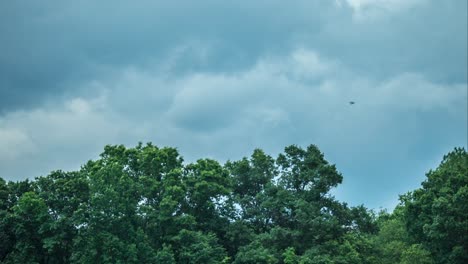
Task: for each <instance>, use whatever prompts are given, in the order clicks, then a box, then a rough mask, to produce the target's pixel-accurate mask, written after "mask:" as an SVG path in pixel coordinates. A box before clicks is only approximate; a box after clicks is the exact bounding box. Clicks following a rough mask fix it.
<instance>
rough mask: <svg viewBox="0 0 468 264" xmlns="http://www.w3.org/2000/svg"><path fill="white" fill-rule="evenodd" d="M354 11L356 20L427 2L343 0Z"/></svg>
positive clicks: (407, 8)
mask: <svg viewBox="0 0 468 264" xmlns="http://www.w3.org/2000/svg"><path fill="white" fill-rule="evenodd" d="M345 1H346V2H347V3H348V5H349V6H351V8H352V9H353V11H354V14H353V15H354V18H355V19H356V20H358V21H361V20H369V19H370V20H372V19H379V18H382V17H386V16H388V15H391V14H393V13H398V12H402V11H406V10H409V9H411V8H415V7H418V6H420V5H422V4H424V3H426V2H427V0H345Z"/></svg>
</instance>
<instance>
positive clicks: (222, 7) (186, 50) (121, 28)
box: [0, 0, 468, 208]
mask: <svg viewBox="0 0 468 264" xmlns="http://www.w3.org/2000/svg"><path fill="white" fill-rule="evenodd" d="M0 10H2V11H0V34H1V35H2V39H5V41H4V42H2V44H0V45H1V46H0V48H1V49H2V50H3V52H2V53H1V55H0V69H1V70H0V168H1V169H0V176H2V177H4V178H6V179H10V180H13V179H24V178H26V177H30V178H32V177H35V176H38V175H41V174H46V173H48V172H49V171H50V170H53V169H59V168H60V169H77V168H78V167H79V166H80V164H82V163H84V162H85V161H86V160H87V159H90V158H94V157H97V155H98V153H99V152H100V151H101V150H102V147H103V146H104V145H105V144H121V143H123V144H126V145H128V146H132V145H135V144H136V143H137V142H138V141H143V142H145V141H153V142H154V143H155V144H158V145H169V146H176V147H178V148H179V149H180V151H181V153H182V154H183V155H184V157H185V158H186V160H188V161H193V160H194V159H197V158H201V157H213V158H215V159H218V160H221V161H225V160H227V159H238V158H241V157H242V156H245V155H250V153H251V152H252V151H253V149H254V148H256V147H260V148H263V149H265V150H266V151H267V152H269V153H272V154H274V155H276V154H277V153H279V152H280V151H282V148H283V147H284V146H286V145H289V144H298V145H301V146H305V145H308V144H311V143H313V144H317V145H318V146H319V147H320V148H321V149H322V150H323V151H324V152H325V155H326V157H327V158H328V159H329V160H330V161H331V162H333V163H336V164H337V166H338V169H339V170H341V171H342V172H343V174H344V177H345V182H344V185H343V186H342V187H340V188H338V189H337V190H335V193H336V195H337V196H338V197H339V198H341V199H343V200H346V201H349V202H351V203H352V204H359V203H365V204H366V205H368V206H370V207H374V208H376V207H378V206H384V207H392V206H394V205H395V203H396V199H397V195H398V194H401V193H404V192H406V191H408V190H411V189H414V188H416V187H417V186H418V185H419V183H420V182H421V181H422V180H423V178H424V175H423V174H424V172H425V171H427V170H428V169H429V168H434V167H435V166H436V165H437V163H438V161H439V159H440V158H441V157H442V155H443V154H444V153H446V152H447V151H449V150H450V149H452V148H453V147H455V146H466V144H467V143H466V134H467V133H468V132H467V128H466V120H467V103H466V102H467V61H466V59H467V51H466V45H467V41H466V38H467V35H466V34H467V33H466V32H467V30H466V29H467V22H466V20H467V14H466V12H465V11H466V2H465V1H457V2H450V3H449V2H445V1H437V2H435V1H425V0H413V1H399V0H380V1H368V0H349V1H343V0H337V1H334V2H333V1H294V3H291V4H289V5H285V4H284V2H282V1H272V2H269V3H268V4H266V3H250V2H247V1H236V2H235V3H230V4H229V3H220V2H217V1H202V2H197V4H187V5H186V6H183V7H182V6H177V5H175V4H171V3H163V2H157V1H146V2H145V1H143V2H139V3H138V4H130V3H129V2H125V1H117V2H112V4H110V3H109V2H105V1H102V2H99V3H96V2H92V1H81V2H80V3H74V4H70V3H67V4H64V3H58V2H52V1H50V2H47V1H46V2H44V3H42V4H41V5H37V6H35V5H34V4H33V3H29V2H28V3H26V2H22V1H16V2H14V3H8V4H6V3H1V4H0ZM20 18H22V19H20ZM23 18H25V19H23ZM349 101H356V104H355V105H349V104H348V102H349ZM363 189H366V190H367V191H366V193H363V192H362V190H363Z"/></svg>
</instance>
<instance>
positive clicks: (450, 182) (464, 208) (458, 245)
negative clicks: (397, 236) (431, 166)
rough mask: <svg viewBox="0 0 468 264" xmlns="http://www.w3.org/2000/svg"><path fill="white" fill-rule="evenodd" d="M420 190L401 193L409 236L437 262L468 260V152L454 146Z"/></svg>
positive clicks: (429, 173)
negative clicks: (404, 194)
mask: <svg viewBox="0 0 468 264" xmlns="http://www.w3.org/2000/svg"><path fill="white" fill-rule="evenodd" d="M426 176H427V179H426V180H425V181H424V182H423V183H422V187H421V188H420V189H417V190H415V191H414V192H412V193H410V194H408V195H406V196H402V198H401V199H402V202H403V204H404V208H405V221H406V226H407V228H408V233H409V235H410V238H411V239H412V240H413V242H414V243H421V244H422V245H423V246H424V248H427V249H428V250H429V251H430V252H431V253H432V255H433V256H434V257H435V260H436V262H437V263H467V262H468V236H467V235H466V234H468V154H467V152H466V150H465V149H462V148H455V150H453V151H452V152H450V153H448V154H447V155H445V156H444V158H443V160H442V162H441V164H440V165H439V167H437V168H436V169H435V170H433V171H432V170H431V171H429V172H428V173H427V175H426Z"/></svg>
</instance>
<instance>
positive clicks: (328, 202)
mask: <svg viewBox="0 0 468 264" xmlns="http://www.w3.org/2000/svg"><path fill="white" fill-rule="evenodd" d="M427 176H428V179H427V180H426V181H425V182H424V183H423V186H422V188H421V189H418V190H415V191H414V192H412V193H409V194H407V195H404V196H402V197H401V200H402V203H401V204H400V205H399V206H398V207H397V208H396V209H395V210H394V211H393V212H392V213H386V212H381V213H380V214H378V215H376V214H374V213H373V212H372V211H369V210H367V209H366V208H365V207H364V206H357V207H348V206H347V205H346V204H345V203H342V202H339V201H337V200H335V198H334V197H333V196H331V195H330V194H329V192H330V190H331V189H332V188H334V187H336V186H337V185H338V184H340V183H341V181H342V176H341V174H340V173H339V172H338V171H337V169H336V167H335V165H332V164H329V163H328V161H326V160H325V158H324V155H323V153H321V152H320V150H319V149H318V148H317V147H316V146H314V145H311V146H309V147H307V148H306V149H303V148H301V147H298V146H289V147H286V148H285V150H284V153H281V154H280V155H279V156H278V158H277V159H274V158H272V157H271V156H269V155H267V154H265V153H264V152H263V151H262V150H259V149H256V150H254V152H253V154H252V155H251V156H250V157H249V158H242V159H241V160H239V161H228V162H227V163H226V164H225V165H224V166H223V165H221V164H219V163H218V162H217V161H215V160H212V159H200V160H197V161H196V162H194V163H189V164H184V163H183V159H182V157H180V155H179V153H178V151H177V150H176V149H174V148H158V147H157V146H154V145H152V144H146V145H143V144H141V143H140V144H138V145H137V146H136V147H134V148H126V147H124V146H123V145H118V146H106V147H105V148H104V152H103V153H102V154H101V155H100V158H99V159H97V160H94V161H89V162H87V163H86V164H85V165H84V166H82V168H81V169H80V170H79V171H72V172H63V171H53V172H51V173H50V174H49V175H47V176H43V177H39V178H36V179H35V181H28V180H26V181H20V182H6V181H4V180H3V179H1V178H0V241H1V243H0V262H1V263H49V264H54V263H285V264H299V263H303V264H305V263H330V264H331V263H333V264H335V263H336V264H339V263H343V264H345V263H346V264H351V263H359V264H361V263H362V264H366V263H369V264H370V263H378V264H387V263H388V264H390V263H401V264H404V263H412V264H413V263H414V264H418V263H424V264H430V263H465V261H466V260H467V238H466V235H465V234H467V233H468V230H467V226H468V222H467V219H468V215H467V213H468V207H467V204H468V201H467V200H468V187H467V186H468V180H467V176H468V173H467V154H466V151H465V150H463V149H455V151H453V152H451V153H449V154H448V155H446V156H445V157H444V160H443V162H442V164H441V165H440V166H439V167H438V168H437V169H436V170H434V171H430V172H429V173H428V174H427Z"/></svg>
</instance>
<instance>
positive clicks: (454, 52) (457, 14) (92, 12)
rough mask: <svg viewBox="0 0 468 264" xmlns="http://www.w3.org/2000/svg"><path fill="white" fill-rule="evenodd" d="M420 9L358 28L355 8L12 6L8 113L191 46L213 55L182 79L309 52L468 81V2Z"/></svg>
mask: <svg viewBox="0 0 468 264" xmlns="http://www.w3.org/2000/svg"><path fill="white" fill-rule="evenodd" d="M389 2H390V3H391V1H389ZM394 2H396V1H394ZM337 3H341V4H337ZM396 3H397V4H398V2H396ZM416 3H417V4H414V6H413V7H412V8H407V9H404V10H397V11H395V12H392V11H391V10H387V13H382V12H383V11H380V13H379V12H377V11H379V10H377V11H376V12H377V14H375V15H374V16H370V17H369V18H366V17H365V16H364V18H361V19H356V14H355V11H353V9H352V8H351V7H350V6H348V5H347V4H346V2H345V1H337V2H333V1H294V3H289V4H288V5H286V4H285V3H284V2H282V1H269V2H268V3H263V2H255V3H252V2H249V1H236V2H233V3H226V2H219V1H201V2H200V1H197V2H196V3H195V2H194V3H185V4H184V5H180V4H176V3H167V2H161V1H139V2H138V3H133V2H128V1H99V2H96V1H80V2H79V3H78V2H76V3H62V2H59V1H41V2H40V3H39V2H32V3H31V2H29V1H14V2H11V1H4V2H2V3H1V4H0V5H1V6H0V9H1V10H2V11H0V12H1V16H0V36H1V39H2V43H1V44H0V45H1V46H0V47H1V50H2V52H1V53H2V55H1V56H0V80H1V81H0V82H1V83H0V98H1V99H0V111H1V113H5V112H6V111H8V110H14V109H21V108H28V107H31V106H38V105H40V104H41V102H42V101H43V100H45V99H50V97H57V96H61V95H63V94H75V95H76V94H80V92H81V91H79V90H77V88H76V87H77V86H79V85H78V84H80V83H81V82H82V81H83V80H89V79H93V78H99V77H100V76H102V74H105V72H106V70H112V69H115V68H119V67H121V66H122V65H137V66H141V67H147V65H151V64H157V63H160V62H161V61H164V60H166V59H167V54H169V53H171V52H172V51H173V49H174V47H177V46H180V45H185V44H186V43H189V42H199V43H200V45H204V46H207V47H208V50H207V54H206V56H205V58H204V60H203V61H202V60H199V59H198V58H194V57H193V56H191V54H190V52H186V53H185V54H184V57H183V58H181V60H183V62H180V63H178V64H177V66H176V67H173V68H172V69H171V70H172V71H173V72H174V74H183V73H187V72H196V71H217V72H222V71H224V72H232V71H239V70H242V69H244V68H246V67H249V66H251V65H252V64H253V63H255V62H256V61H257V60H258V58H260V57H262V56H265V55H268V54H276V55H285V54H288V53H289V52H290V51H291V50H293V49H295V48H297V47H298V46H302V47H307V48H309V49H314V50H316V51H318V52H319V53H321V54H323V55H325V56H327V57H329V58H335V59H337V60H340V61H342V62H343V63H345V64H347V65H349V67H351V68H353V69H355V70H356V71H360V72H362V73H366V74H369V73H370V74H371V75H373V76H375V77H376V78H390V77H391V76H393V75H395V74H398V73H399V72H405V71H406V72H423V73H424V74H426V75H427V76H430V78H431V80H436V81H440V82H466V80H467V73H466V71H465V69H466V67H467V66H466V63H467V62H466V57H467V55H466V54H467V53H466V45H467V42H466V34H467V33H466V30H465V29H466V27H467V26H466V20H467V15H466V9H467V8H466V1H455V2H447V1H437V2H427V1H416ZM410 7H411V5H410ZM368 9H369V8H368ZM371 11H372V10H371ZM362 12H363V11H362ZM369 12H370V11H369ZM381 13H382V14H381ZM448 40H450V41H448Z"/></svg>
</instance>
